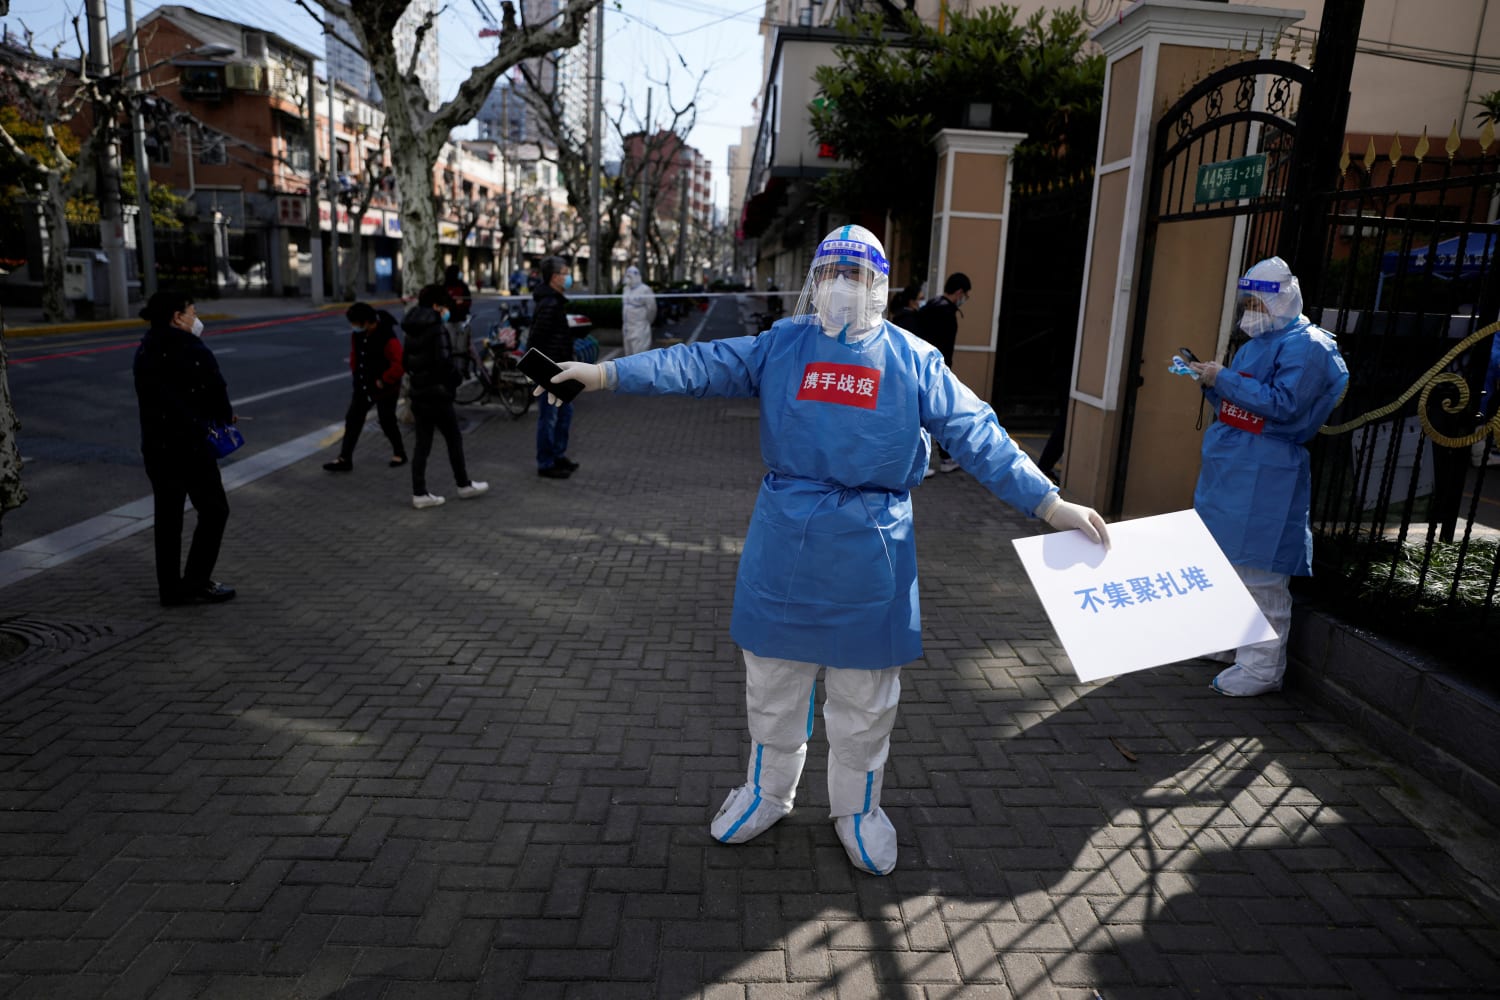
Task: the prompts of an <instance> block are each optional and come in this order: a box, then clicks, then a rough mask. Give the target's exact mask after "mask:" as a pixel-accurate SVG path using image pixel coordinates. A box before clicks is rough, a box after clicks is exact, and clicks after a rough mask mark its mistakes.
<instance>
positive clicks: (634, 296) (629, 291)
mask: <svg viewBox="0 0 1500 1000" xmlns="http://www.w3.org/2000/svg"><path fill="white" fill-rule="evenodd" d="M621 307H622V310H621V311H622V312H623V314H624V319H623V329H622V334H623V337H624V341H625V345H624V346H625V353H626V354H627V355H629V354H640V353H641V352H642V351H649V350H650V349H651V324H652V323H655V322H656V293H654V292H652V291H651V286H650V285H648V284H646V283H645V282H644V281H642V280H641V272H640V269H639V268H637V267H634V266H631V267H627V268H626V269H625V294H624V296H623V297H622V299H621Z"/></svg>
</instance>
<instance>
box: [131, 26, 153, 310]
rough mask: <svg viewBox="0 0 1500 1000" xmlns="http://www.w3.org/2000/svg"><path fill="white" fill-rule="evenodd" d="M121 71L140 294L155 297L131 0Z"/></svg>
mask: <svg viewBox="0 0 1500 1000" xmlns="http://www.w3.org/2000/svg"><path fill="white" fill-rule="evenodd" d="M125 33H126V34H127V35H128V36H129V41H128V42H127V43H126V45H127V48H126V50H125V72H127V73H128V74H130V94H131V101H130V134H131V135H132V136H134V145H135V203H136V206H137V207H138V208H139V210H140V214H139V215H137V216H136V226H137V229H136V231H137V237H136V239H137V242H139V243H140V247H141V294H142V295H143V296H145V297H146V298H150V297H151V296H153V295H155V294H156V222H155V220H153V219H152V218H151V162H150V161H149V160H148V159H146V119H145V116H144V115H142V114H141V93H142V92H143V90H142V87H141V43H140V39H139V38H137V37H136V33H135V0H125Z"/></svg>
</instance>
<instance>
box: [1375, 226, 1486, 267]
mask: <svg viewBox="0 0 1500 1000" xmlns="http://www.w3.org/2000/svg"><path fill="white" fill-rule="evenodd" d="M1460 244H1461V245H1460ZM1429 255H1431V256H1433V257H1435V258H1437V259H1436V260H1435V261H1434V262H1433V264H1432V273H1433V274H1434V275H1436V276H1437V277H1440V278H1474V277H1478V276H1479V275H1481V274H1483V273H1484V272H1485V268H1486V266H1487V265H1490V264H1493V263H1494V262H1495V234H1494V233H1469V234H1468V235H1466V236H1455V237H1453V238H1452V239H1451V240H1443V241H1442V242H1440V243H1438V244H1437V246H1433V247H1412V248H1411V251H1410V252H1409V253H1407V254H1406V259H1405V260H1404V261H1403V260H1402V255H1401V253H1400V252H1399V251H1397V250H1392V251H1390V252H1389V253H1386V254H1383V255H1382V256H1381V258H1380V273H1381V274H1382V275H1390V274H1397V273H1404V274H1425V273H1426V271H1427V258H1428V256H1429Z"/></svg>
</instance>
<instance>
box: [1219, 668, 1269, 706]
mask: <svg viewBox="0 0 1500 1000" xmlns="http://www.w3.org/2000/svg"><path fill="white" fill-rule="evenodd" d="M1213 689H1214V690H1215V691H1217V692H1219V693H1220V694H1227V695H1229V696H1230V697H1231V698H1253V697H1255V696H1256V695H1260V694H1270V693H1272V692H1273V691H1280V690H1281V681H1267V680H1262V679H1261V678H1259V677H1256V676H1255V675H1254V674H1252V673H1250V671H1248V670H1246V669H1245V668H1244V667H1242V666H1240V665H1239V664H1238V663H1236V664H1235V665H1234V666H1232V667H1230V668H1229V669H1228V670H1221V671H1219V676H1217V677H1215V678H1214V681H1213Z"/></svg>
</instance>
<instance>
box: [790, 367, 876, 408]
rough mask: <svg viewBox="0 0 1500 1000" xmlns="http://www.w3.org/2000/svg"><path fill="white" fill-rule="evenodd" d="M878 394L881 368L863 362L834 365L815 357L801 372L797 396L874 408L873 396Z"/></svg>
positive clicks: (874, 398)
mask: <svg viewBox="0 0 1500 1000" xmlns="http://www.w3.org/2000/svg"><path fill="white" fill-rule="evenodd" d="M879 395H880V369H878V368H866V367H864V366H863V365H836V364H833V363H831V362H827V361H814V362H812V363H811V364H809V365H808V366H807V369H806V370H805V371H804V372H803V373H802V387H801V388H800V389H798V390H797V398H798V399H810V400H813V401H815V402H819V403H840V404H842V405H844V406H858V407H861V408H862V409H866V410H873V409H875V400H876V398H877V397H878V396H879Z"/></svg>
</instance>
